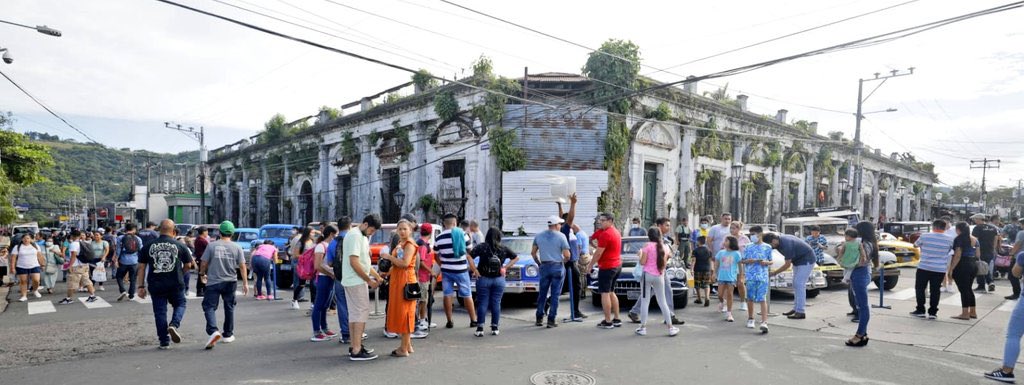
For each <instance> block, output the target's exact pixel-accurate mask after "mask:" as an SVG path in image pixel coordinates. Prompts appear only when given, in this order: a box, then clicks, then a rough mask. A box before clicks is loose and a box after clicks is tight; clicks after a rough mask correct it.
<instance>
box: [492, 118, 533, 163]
mask: <svg viewBox="0 0 1024 385" xmlns="http://www.w3.org/2000/svg"><path fill="white" fill-rule="evenodd" d="M487 137H488V139H489V140H490V142H491V152H492V153H494V155H495V157H497V158H498V168H499V169H501V171H516V170H520V169H522V168H523V167H526V154H525V152H524V151H523V149H522V148H521V147H519V145H518V144H519V143H518V142H519V139H518V137H516V134H515V132H513V131H512V130H506V129H504V128H501V127H494V128H491V129H490V130H488V131H487Z"/></svg>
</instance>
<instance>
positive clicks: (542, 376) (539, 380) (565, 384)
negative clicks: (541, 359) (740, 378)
mask: <svg viewBox="0 0 1024 385" xmlns="http://www.w3.org/2000/svg"><path fill="white" fill-rule="evenodd" d="M530 383H532V384H534V385H594V384H596V383H597V379H595V378H594V377H593V376H591V375H589V374H586V373H580V372H574V371H571V370H545V371H543V372H537V373H534V374H533V376H530Z"/></svg>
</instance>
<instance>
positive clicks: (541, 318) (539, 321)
mask: <svg viewBox="0 0 1024 385" xmlns="http://www.w3.org/2000/svg"><path fill="white" fill-rule="evenodd" d="M533 326H544V316H537V322H534V323H533Z"/></svg>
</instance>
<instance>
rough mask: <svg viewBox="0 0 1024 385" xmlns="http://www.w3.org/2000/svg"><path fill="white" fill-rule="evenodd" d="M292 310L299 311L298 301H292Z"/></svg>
mask: <svg viewBox="0 0 1024 385" xmlns="http://www.w3.org/2000/svg"><path fill="white" fill-rule="evenodd" d="M292 310H299V301H292Z"/></svg>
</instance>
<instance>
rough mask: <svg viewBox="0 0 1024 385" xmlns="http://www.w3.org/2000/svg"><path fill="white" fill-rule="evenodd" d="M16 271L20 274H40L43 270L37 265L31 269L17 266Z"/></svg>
mask: <svg viewBox="0 0 1024 385" xmlns="http://www.w3.org/2000/svg"><path fill="white" fill-rule="evenodd" d="M14 271H15V272H16V273H18V275H27V274H39V272H40V271H41V270H39V267H38V266H36V267H33V268H31V269H22V268H20V267H15V268H14Z"/></svg>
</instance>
